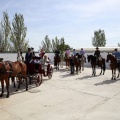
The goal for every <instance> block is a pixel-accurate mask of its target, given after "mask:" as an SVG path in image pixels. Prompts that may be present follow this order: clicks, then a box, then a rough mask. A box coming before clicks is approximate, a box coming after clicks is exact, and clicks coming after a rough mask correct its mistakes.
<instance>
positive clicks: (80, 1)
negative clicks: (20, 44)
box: [0, 0, 120, 50]
mask: <svg viewBox="0 0 120 120" xmlns="http://www.w3.org/2000/svg"><path fill="white" fill-rule="evenodd" d="M3 11H7V13H8V15H9V18H10V21H11V22H12V20H13V18H14V15H15V13H18V14H19V13H20V14H22V15H23V16H24V22H25V26H26V27H27V36H26V40H29V46H30V47H34V49H35V50H39V46H41V41H43V40H44V38H45V36H46V35H48V37H49V39H50V40H52V39H55V37H56V36H57V38H58V39H61V38H62V37H64V39H65V43H66V44H68V45H70V46H71V47H72V48H74V49H78V48H83V47H92V37H94V31H95V30H99V29H101V30H104V31H105V35H106V40H107V41H106V46H107V47H114V46H118V45H117V44H118V43H120V0H0V21H1V20H2V18H3Z"/></svg>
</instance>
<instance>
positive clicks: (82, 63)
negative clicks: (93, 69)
mask: <svg viewBox="0 0 120 120" xmlns="http://www.w3.org/2000/svg"><path fill="white" fill-rule="evenodd" d="M80 58H81V67H82V71H83V70H84V64H85V62H86V58H85V56H84V55H81V57H80Z"/></svg>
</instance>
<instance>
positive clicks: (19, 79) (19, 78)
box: [16, 76, 21, 91]
mask: <svg viewBox="0 0 120 120" xmlns="http://www.w3.org/2000/svg"><path fill="white" fill-rule="evenodd" d="M17 78H18V88H17V89H16V91H18V89H20V83H21V77H20V76H18V77H17Z"/></svg>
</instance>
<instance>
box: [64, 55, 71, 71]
mask: <svg viewBox="0 0 120 120" xmlns="http://www.w3.org/2000/svg"><path fill="white" fill-rule="evenodd" d="M64 60H65V62H66V69H69V68H70V61H69V56H68V55H67V53H65V57H64Z"/></svg>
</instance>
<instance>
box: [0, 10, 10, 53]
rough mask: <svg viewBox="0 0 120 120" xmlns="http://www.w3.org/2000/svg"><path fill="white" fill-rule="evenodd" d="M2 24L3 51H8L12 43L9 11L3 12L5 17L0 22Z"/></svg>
mask: <svg viewBox="0 0 120 120" xmlns="http://www.w3.org/2000/svg"><path fill="white" fill-rule="evenodd" d="M0 26H1V33H0V34H1V51H8V50H9V47H10V44H9V42H10V41H9V39H10V30H11V27H10V21H9V16H8V13H7V11H6V12H3V19H2V21H1V23H0Z"/></svg>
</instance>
